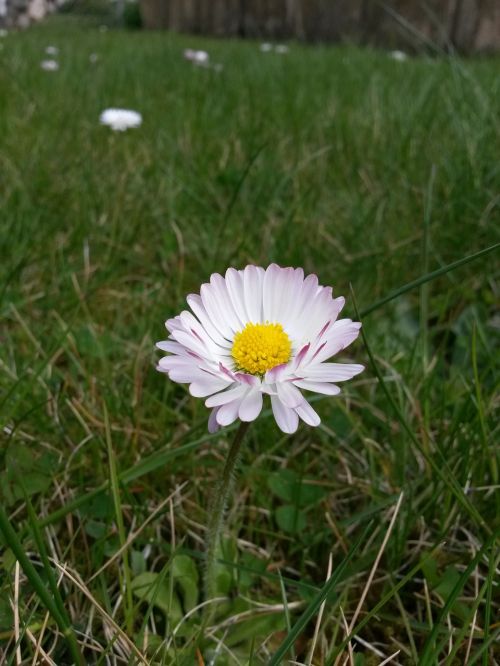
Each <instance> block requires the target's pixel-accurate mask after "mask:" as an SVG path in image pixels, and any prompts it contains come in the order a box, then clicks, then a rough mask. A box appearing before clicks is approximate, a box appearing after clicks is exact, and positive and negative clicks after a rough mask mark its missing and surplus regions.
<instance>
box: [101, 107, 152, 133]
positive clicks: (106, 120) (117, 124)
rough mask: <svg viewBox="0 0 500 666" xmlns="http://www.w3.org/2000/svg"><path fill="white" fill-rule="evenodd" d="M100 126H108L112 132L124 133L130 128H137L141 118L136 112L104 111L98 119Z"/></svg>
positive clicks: (121, 110) (125, 110)
mask: <svg viewBox="0 0 500 666" xmlns="http://www.w3.org/2000/svg"><path fill="white" fill-rule="evenodd" d="M99 120H100V122H101V125H108V126H109V127H111V129H112V130H115V131H117V132H124V131H125V130H127V129H129V128H130V127H139V125H140V124H141V123H142V116H141V114H140V113H137V111H129V110H128V109H106V111H103V112H102V113H101V116H100V118H99Z"/></svg>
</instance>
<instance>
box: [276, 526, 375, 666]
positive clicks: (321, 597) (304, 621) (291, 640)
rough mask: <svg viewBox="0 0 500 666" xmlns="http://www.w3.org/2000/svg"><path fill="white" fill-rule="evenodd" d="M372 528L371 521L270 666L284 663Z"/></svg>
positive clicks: (302, 616) (301, 617) (280, 647)
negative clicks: (288, 653)
mask: <svg viewBox="0 0 500 666" xmlns="http://www.w3.org/2000/svg"><path fill="white" fill-rule="evenodd" d="M370 529H371V523H369V524H368V525H367V526H366V527H365V529H364V530H363V532H362V534H361V535H360V536H359V537H358V538H357V539H356V541H355V543H354V544H353V545H352V547H351V548H350V550H349V552H348V553H347V555H346V556H345V557H344V559H343V560H342V562H341V563H340V565H339V566H338V567H337V568H336V569H335V572H334V573H333V574H332V575H331V576H330V578H329V579H328V580H327V582H326V583H325V584H324V585H323V587H322V588H321V590H320V591H319V592H318V594H317V595H316V596H315V597H314V599H313V600H312V601H311V603H310V604H309V606H308V607H307V608H306V609H305V610H304V612H303V613H302V615H301V616H300V618H299V619H298V620H297V622H296V623H295V624H294V626H293V628H292V630H291V631H290V632H289V633H288V635H287V637H286V638H285V640H284V641H283V643H282V644H281V645H280V646H279V648H278V649H277V650H276V652H275V653H274V654H273V656H272V657H271V660H270V661H269V664H268V666H277V665H278V664H281V663H282V660H283V659H284V658H285V655H286V653H287V652H288V651H289V650H290V649H291V647H292V646H293V644H294V642H295V640H296V639H297V638H298V637H299V635H300V633H301V632H302V631H303V630H304V629H305V627H306V626H307V624H308V622H309V621H310V620H311V618H312V617H314V616H315V615H316V613H317V612H318V611H319V609H320V607H321V604H322V603H323V601H324V600H325V599H326V598H327V596H328V595H329V594H331V593H332V592H333V590H334V589H335V586H336V585H337V583H338V582H339V580H340V579H341V578H342V575H343V574H344V571H345V570H346V568H347V565H348V564H349V562H350V561H351V560H352V558H353V557H354V555H355V554H356V552H357V550H358V548H359V547H360V545H361V544H362V542H363V541H364V540H365V537H366V536H367V535H368V532H369V530H370Z"/></svg>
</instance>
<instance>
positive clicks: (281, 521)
mask: <svg viewBox="0 0 500 666" xmlns="http://www.w3.org/2000/svg"><path fill="white" fill-rule="evenodd" d="M275 516H276V522H277V523H278V527H279V528H280V529H281V530H283V531H284V532H289V533H290V534H296V533H297V532H302V531H303V530H304V529H305V527H306V525H307V521H306V517H305V515H304V512H303V511H300V509H298V508H297V507H296V506H292V505H291V504H285V505H284V506H280V507H279V508H278V509H276V514H275Z"/></svg>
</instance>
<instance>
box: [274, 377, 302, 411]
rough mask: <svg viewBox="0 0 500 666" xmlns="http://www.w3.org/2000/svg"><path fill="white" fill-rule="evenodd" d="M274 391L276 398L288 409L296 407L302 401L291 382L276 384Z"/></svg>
mask: <svg viewBox="0 0 500 666" xmlns="http://www.w3.org/2000/svg"><path fill="white" fill-rule="evenodd" d="M276 390H277V391H278V398H279V399H280V400H281V402H282V403H283V404H284V405H286V406H287V407H290V409H294V408H295V407H298V406H299V405H300V404H301V402H302V401H303V400H304V397H303V395H302V393H301V392H300V391H299V389H298V388H297V387H296V386H294V385H293V384H292V383H291V382H278V383H277V384H276Z"/></svg>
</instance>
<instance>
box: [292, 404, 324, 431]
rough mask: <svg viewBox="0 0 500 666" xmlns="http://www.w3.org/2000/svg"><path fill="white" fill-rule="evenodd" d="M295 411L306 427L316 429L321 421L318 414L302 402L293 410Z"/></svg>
mask: <svg viewBox="0 0 500 666" xmlns="http://www.w3.org/2000/svg"><path fill="white" fill-rule="evenodd" d="M295 411H296V412H297V414H298V415H299V416H300V418H301V419H302V420H303V421H304V422H305V423H307V425H310V426H313V427H316V426H319V424H320V423H321V419H320V418H319V416H318V414H317V413H316V412H315V411H314V409H313V408H312V407H311V405H310V404H309V403H308V402H307V400H304V401H303V402H302V404H301V405H299V406H298V407H296V408H295Z"/></svg>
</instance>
